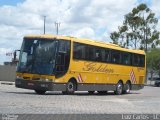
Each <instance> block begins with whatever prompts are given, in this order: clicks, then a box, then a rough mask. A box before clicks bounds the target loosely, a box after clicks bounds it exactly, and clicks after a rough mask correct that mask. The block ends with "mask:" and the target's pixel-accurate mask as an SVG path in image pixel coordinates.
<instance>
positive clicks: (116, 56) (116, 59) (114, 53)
mask: <svg viewBox="0 0 160 120" xmlns="http://www.w3.org/2000/svg"><path fill="white" fill-rule="evenodd" d="M111 56H112V57H111V62H112V63H116V64H119V63H120V62H121V56H120V52H119V51H116V50H112V51H111Z"/></svg>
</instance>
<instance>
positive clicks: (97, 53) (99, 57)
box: [95, 47, 102, 62]
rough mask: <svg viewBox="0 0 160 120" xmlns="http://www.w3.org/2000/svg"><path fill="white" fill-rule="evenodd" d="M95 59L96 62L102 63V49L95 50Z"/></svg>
mask: <svg viewBox="0 0 160 120" xmlns="http://www.w3.org/2000/svg"><path fill="white" fill-rule="evenodd" d="M95 59H96V61H99V62H100V61H102V52H101V48H98V47H97V48H96V50H95Z"/></svg>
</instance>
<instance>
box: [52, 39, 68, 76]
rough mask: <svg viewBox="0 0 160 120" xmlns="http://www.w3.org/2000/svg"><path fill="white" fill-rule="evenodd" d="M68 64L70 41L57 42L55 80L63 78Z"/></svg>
mask: <svg viewBox="0 0 160 120" xmlns="http://www.w3.org/2000/svg"><path fill="white" fill-rule="evenodd" d="M69 62H70V41H67V40H59V42H58V50H57V55H56V67H55V69H56V72H55V76H56V78H58V77H61V76H63V75H64V74H65V73H66V72H67V70H68V67H69Z"/></svg>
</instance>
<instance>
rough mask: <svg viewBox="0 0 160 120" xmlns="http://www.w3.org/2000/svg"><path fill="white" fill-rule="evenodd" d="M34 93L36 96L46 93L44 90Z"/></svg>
mask: <svg viewBox="0 0 160 120" xmlns="http://www.w3.org/2000/svg"><path fill="white" fill-rule="evenodd" d="M35 92H36V93H37V94H39V95H43V94H45V93H46V91H45V90H35Z"/></svg>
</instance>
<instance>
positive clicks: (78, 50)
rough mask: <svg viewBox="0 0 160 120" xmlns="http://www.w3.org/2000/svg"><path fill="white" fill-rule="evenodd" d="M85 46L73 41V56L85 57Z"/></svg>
mask: <svg viewBox="0 0 160 120" xmlns="http://www.w3.org/2000/svg"><path fill="white" fill-rule="evenodd" d="M85 49H86V46H85V45H84V44H80V43H74V48H73V58H74V59H85V51H86V50H85Z"/></svg>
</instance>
